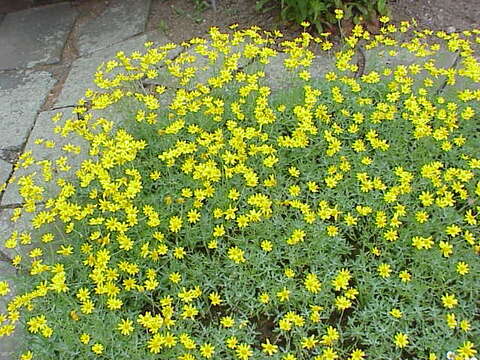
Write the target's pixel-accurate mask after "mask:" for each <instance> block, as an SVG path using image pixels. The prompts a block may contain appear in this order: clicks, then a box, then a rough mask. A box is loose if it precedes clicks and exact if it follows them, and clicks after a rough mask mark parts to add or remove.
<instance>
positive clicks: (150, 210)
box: [0, 9, 480, 360]
mask: <svg viewBox="0 0 480 360" xmlns="http://www.w3.org/2000/svg"><path fill="white" fill-rule="evenodd" d="M342 16H343V11H341V10H340V9H338V10H337V11H336V17H337V19H338V20H341V18H342ZM383 20H384V21H382V22H384V23H385V26H384V27H383V28H382V30H381V34H379V35H372V34H369V33H368V32H367V31H366V30H364V29H363V28H362V26H360V25H357V26H355V28H354V29H353V31H352V34H351V35H350V36H349V37H348V38H347V39H346V41H347V45H348V46H347V47H346V49H344V50H341V51H338V52H337V53H336V54H335V56H334V58H335V66H336V69H335V71H329V72H327V73H326V74H325V75H324V78H322V79H318V78H317V79H316V78H315V76H314V74H313V73H311V72H310V66H311V65H312V63H313V62H314V61H315V55H314V52H313V51H312V50H311V48H312V47H313V45H315V44H317V43H318V44H320V46H319V47H320V48H321V49H323V50H325V51H328V50H329V49H330V48H331V46H332V45H333V44H332V43H330V42H329V41H328V40H327V39H326V38H323V37H320V38H316V37H313V36H312V35H310V34H308V33H303V34H302V35H301V36H300V37H299V38H297V39H295V40H288V41H281V38H282V35H281V34H280V33H279V32H269V31H261V30H260V29H259V28H256V27H253V28H250V29H246V30H236V31H231V32H229V33H221V32H220V31H219V30H218V29H217V28H212V29H211V30H210V40H209V41H207V40H205V39H198V38H196V39H192V40H190V41H188V42H185V43H183V44H181V47H182V48H183V50H184V51H183V52H180V53H177V52H176V50H177V49H178V46H177V45H174V44H167V45H164V46H159V47H154V46H153V44H151V43H148V44H146V45H145V46H146V53H145V54H141V53H140V52H134V53H132V54H131V55H130V56H127V55H126V54H124V53H118V54H117V56H116V59H114V60H111V61H109V62H107V63H105V64H103V65H102V66H101V67H100V68H99V69H98V71H97V72H96V74H95V83H96V85H97V86H98V87H99V88H100V89H104V90H105V91H98V92H97V91H93V90H88V91H87V92H86V93H85V99H82V100H80V101H79V102H78V104H77V106H76V108H75V110H74V114H75V117H73V118H70V119H66V120H65V121H63V123H62V124H58V125H57V128H56V129H55V132H56V133H57V134H60V135H62V136H71V137H75V136H76V137H81V138H82V139H83V140H84V141H86V143H87V144H88V145H87V146H86V147H85V148H81V147H78V146H77V145H75V144H74V143H73V142H72V143H71V144H68V145H65V146H63V148H62V150H61V151H62V153H61V156H59V158H58V159H57V160H56V161H43V160H41V161H37V160H36V159H35V158H34V156H33V154H32V153H25V154H23V155H22V156H21V157H20V159H19V162H18V164H17V168H22V169H27V170H28V169H29V168H31V169H35V166H37V167H39V168H37V169H40V170H39V171H38V172H37V173H35V172H33V173H29V174H27V175H25V176H21V177H19V178H18V179H17V180H16V181H17V184H18V186H19V193H20V195H21V196H22V198H23V199H24V200H25V206H24V207H23V208H22V209H16V210H15V211H13V212H12V220H13V221H18V220H19V219H20V218H22V216H24V215H28V213H33V219H32V221H31V229H32V230H31V231H14V232H13V233H12V234H9V235H7V236H6V238H5V239H4V240H5V246H6V247H7V248H8V249H17V248H19V247H21V246H28V247H29V250H28V252H27V253H26V254H24V253H22V252H19V254H18V255H17V256H15V258H14V259H13V261H12V263H13V264H14V265H15V266H16V267H17V268H19V269H25V270H26V273H28V276H27V278H28V281H30V283H31V284H33V286H32V285H31V286H29V288H30V289H31V290H28V291H26V292H25V293H23V294H19V295H17V296H15V297H14V298H13V299H12V300H11V301H9V303H8V305H7V311H6V313H5V314H0V336H7V335H11V334H12V333H13V332H14V330H15V327H16V326H17V324H18V323H19V322H20V319H21V318H22V321H23V320H24V321H23V323H24V324H26V329H27V330H28V332H29V333H30V334H31V336H41V337H42V338H43V339H42V341H50V340H51V339H55V340H54V341H52V344H51V347H50V348H51V349H55V351H62V350H61V349H64V348H65V346H66V345H64V344H62V342H65V343H68V344H72V342H74V345H70V346H72V347H73V349H72V350H71V353H72V354H76V355H72V356H77V355H78V354H81V355H78V356H79V357H82V358H95V357H96V356H99V357H105V356H110V354H114V355H115V356H116V357H122V356H123V357H125V356H127V350H128V351H131V352H132V353H131V354H128V356H129V357H132V358H135V359H136V358H138V359H146V358H153V357H158V356H160V357H162V358H169V359H179V360H194V359H202V358H205V359H211V358H219V359H227V358H233V359H240V360H248V359H254V358H258V359H263V358H270V357H272V358H274V359H285V360H295V359H315V360H335V359H349V360H361V359H365V358H366V357H367V356H369V357H372V358H396V357H398V354H399V352H400V351H408V354H409V356H411V357H415V358H419V359H429V360H430V359H436V358H437V356H438V357H440V356H442V355H441V354H442V352H446V351H447V350H448V351H450V350H451V349H446V348H444V347H443V346H444V345H442V344H438V339H432V338H431V337H432V333H435V334H437V335H438V334H441V336H443V337H445V338H447V337H448V338H449V341H448V346H452V344H453V346H456V350H455V353H456V356H457V357H458V358H460V359H467V358H469V357H472V356H474V355H475V354H476V349H475V347H476V346H479V345H480V344H479V343H478V338H479V336H480V335H479V326H478V316H476V314H475V309H474V307H475V299H476V298H478V295H479V292H478V286H474V284H475V281H476V280H478V274H479V272H480V264H479V262H478V255H479V254H480V242H479V236H480V233H479V230H478V223H477V222H478V219H477V218H478V213H479V212H480V207H479V206H478V199H479V198H480V180H479V179H478V177H479V175H480V172H479V171H480V150H479V148H478V139H477V138H476V135H475V134H476V132H478V114H479V113H480V108H479V103H480V90H479V89H478V83H479V82H480V65H479V63H478V61H477V60H476V59H475V57H474V56H473V54H474V50H473V48H472V43H473V42H477V43H478V42H480V31H471V32H464V33H462V34H446V33H443V32H439V33H437V34H436V37H433V38H434V39H435V41H434V42H433V43H432V42H428V41H426V39H427V38H428V36H432V33H429V31H423V32H416V33H415V36H414V37H413V39H412V40H410V41H408V42H403V43H399V42H398V41H397V40H396V39H395V38H394V36H393V33H395V31H396V27H395V26H394V25H389V24H387V23H388V19H383ZM408 27H409V24H408V23H402V24H401V28H400V31H401V32H404V30H405V31H406V29H408ZM472 39H473V40H472ZM358 44H362V45H364V48H365V49H367V50H369V51H372V50H374V49H375V48H376V47H386V48H387V49H388V48H390V49H389V50H387V52H388V53H389V54H390V56H392V57H393V56H395V54H396V53H397V50H400V49H402V50H407V51H409V52H411V53H413V54H415V56H416V58H424V59H425V62H423V63H418V62H415V63H412V64H409V65H402V64H400V65H397V66H395V67H394V68H391V69H389V68H387V69H380V68H375V69H373V70H372V69H369V68H367V69H364V70H365V71H366V72H365V73H363V74H362V75H361V76H358V77H353V76H352V73H353V72H357V71H358V66H357V64H355V63H354V59H355V47H356V46H358ZM278 49H281V51H279V50H278ZM442 49H443V50H444V51H446V52H447V53H455V52H456V53H458V56H459V59H460V60H459V61H456V62H455V64H456V63H459V64H460V66H459V67H458V68H455V67H449V68H443V67H441V66H437V64H436V62H435V60H434V55H435V54H436V53H437V52H438V51H440V50H442ZM279 54H282V56H284V59H283V63H282V65H283V67H282V70H284V71H285V74H288V81H289V83H288V84H289V91H290V92H289V93H288V94H284V93H281V92H279V91H278V90H277V89H276V88H275V86H274V85H275V84H271V83H269V81H270V80H269V76H268V64H271V63H273V62H275V61H277V60H278V58H277V56H278V55H279ZM161 79H162V80H161ZM459 83H462V84H463V83H465V84H467V85H465V86H464V87H465V88H461V90H458V92H453V93H452V92H451V90H452V86H454V85H458V84H459ZM172 84H174V85H172ZM469 85H470V86H469ZM462 86H463V85H462ZM449 91H450V92H449ZM125 104H128V106H130V107H133V109H130V110H131V111H130V117H129V119H130V120H131V121H126V122H124V123H120V124H115V123H114V122H113V121H110V120H108V119H106V118H104V117H102V116H96V114H98V113H97V112H96V110H103V109H106V108H110V107H112V108H114V109H117V106H120V105H125ZM52 120H53V121H54V122H60V121H62V120H61V116H55V117H54V118H53V119H52ZM37 145H38V146H46V147H51V146H54V145H55V144H54V143H53V142H49V141H48V140H39V141H37ZM79 154H84V155H85V156H86V159H85V160H83V161H82V162H81V164H80V165H79V168H78V169H77V170H75V172H74V177H73V179H72V178H71V177H68V176H67V173H69V172H72V169H73V163H72V162H70V160H69V157H68V156H73V157H76V156H78V155H79ZM67 155H68V156H67ZM42 183H48V184H52V183H54V184H55V185H56V186H57V187H58V193H57V194H54V195H53V196H51V195H52V194H50V193H49V191H48V190H47V189H49V188H50V187H47V186H45V187H44V186H42ZM22 254H23V255H22ZM52 257H53V258H52ZM11 285H12V284H10V283H9V282H8V281H0V296H6V295H8V294H9V293H10V288H11ZM428 311H432V312H431V313H428ZM432 314H436V315H435V318H434V316H433V315H432ZM437 315H438V316H437ZM430 327H433V329H431V328H430ZM379 329H380V330H381V331H380V330H379ZM112 332H113V333H114V334H113V335H112ZM437 335H436V336H437ZM72 339H75V340H72ZM119 339H121V341H120V340H119ZM32 344H33V345H32V346H31V349H30V348H29V349H27V350H28V351H26V352H25V353H24V354H23V355H22V359H31V358H34V357H35V356H36V354H39V355H38V356H39V357H38V358H42V356H43V358H46V355H45V354H43V355H42V353H41V352H42V351H44V349H42V347H39V346H38V342H32ZM445 346H446V345H445ZM129 349H130V350H129ZM114 355H112V356H114ZM48 356H51V354H49V355H48ZM48 356H47V357H48ZM67 356H68V355H67Z"/></svg>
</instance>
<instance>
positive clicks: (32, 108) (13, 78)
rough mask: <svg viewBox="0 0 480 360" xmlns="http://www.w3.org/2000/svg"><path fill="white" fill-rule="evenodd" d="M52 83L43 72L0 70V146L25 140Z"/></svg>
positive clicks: (52, 79)
mask: <svg viewBox="0 0 480 360" xmlns="http://www.w3.org/2000/svg"><path fill="white" fill-rule="evenodd" d="M54 84H55V79H54V78H53V77H52V75H51V74H50V73H48V72H45V71H36V72H32V71H19V72H9V73H0V139H1V142H0V149H5V148H8V147H11V146H19V145H21V144H23V143H24V142H25V141H26V140H27V136H28V133H29V132H30V129H31V128H32V126H33V124H34V122H35V117H36V116H37V112H38V111H39V110H40V107H41V106H42V104H43V102H44V100H45V97H46V96H47V94H48V92H49V90H50V88H51V87H52V86H53V85H54Z"/></svg>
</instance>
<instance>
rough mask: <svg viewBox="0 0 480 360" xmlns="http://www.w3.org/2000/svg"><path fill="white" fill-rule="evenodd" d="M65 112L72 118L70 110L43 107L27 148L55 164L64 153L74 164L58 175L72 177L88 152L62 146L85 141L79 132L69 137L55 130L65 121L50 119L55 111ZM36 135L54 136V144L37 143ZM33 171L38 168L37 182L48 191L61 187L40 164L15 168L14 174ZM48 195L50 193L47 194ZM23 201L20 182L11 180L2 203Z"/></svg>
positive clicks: (49, 137)
mask: <svg viewBox="0 0 480 360" xmlns="http://www.w3.org/2000/svg"><path fill="white" fill-rule="evenodd" d="M59 112H60V113H62V116H63V119H64V120H65V119H67V118H71V117H72V116H73V115H70V113H69V111H68V110H67V111H63V112H62V111H44V112H42V113H40V114H39V115H38V118H37V121H36V123H35V127H34V128H33V130H32V132H31V134H30V136H29V138H28V142H27V144H26V146H25V152H27V151H30V150H31V151H32V152H33V157H34V158H35V159H36V160H37V161H43V160H47V161H50V162H52V167H55V161H56V160H57V159H58V158H59V157H61V156H65V157H67V159H68V164H69V165H70V166H71V167H72V169H71V170H69V171H68V172H59V173H58V174H57V175H56V176H61V177H64V178H71V177H73V174H74V171H76V170H77V169H78V168H79V167H80V163H81V161H82V160H83V159H85V155H83V154H82V153H81V154H78V155H77V154H72V153H67V152H64V151H62V148H63V146H65V145H66V144H72V145H75V146H80V147H85V141H84V140H83V139H81V138H80V137H79V136H75V134H70V135H69V136H68V137H62V136H61V135H60V134H55V133H54V128H55V127H56V126H58V125H59V124H63V121H59V122H58V123H54V122H52V121H51V118H52V117H53V116H54V115H55V114H56V113H59ZM36 139H44V140H52V141H54V143H55V147H53V148H47V147H46V146H45V145H43V144H35V140H36ZM33 171H36V172H37V176H36V177H35V183H36V184H37V185H40V186H43V187H44V188H45V189H47V191H50V192H52V194H53V192H55V191H57V190H58V186H57V185H56V184H55V183H54V182H52V181H50V182H46V181H44V180H43V177H42V175H41V174H42V167H41V166H39V165H31V166H30V167H28V168H27V169H23V168H22V169H17V170H15V172H14V174H13V176H14V177H15V178H16V179H17V180H18V178H20V177H21V176H25V175H28V174H30V173H32V172H33ZM46 195H48V194H46ZM22 202H23V199H22V198H21V196H20V194H19V193H18V185H17V183H16V182H15V183H12V184H9V185H8V186H7V189H6V190H5V192H4V194H3V198H2V201H1V204H2V205H12V204H20V203H22Z"/></svg>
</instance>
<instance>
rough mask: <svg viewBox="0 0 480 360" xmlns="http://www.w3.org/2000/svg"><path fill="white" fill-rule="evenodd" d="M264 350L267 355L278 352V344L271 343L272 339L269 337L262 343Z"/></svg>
mask: <svg viewBox="0 0 480 360" xmlns="http://www.w3.org/2000/svg"><path fill="white" fill-rule="evenodd" d="M262 351H263V352H264V353H265V354H267V355H270V356H271V355H273V354H275V353H276V352H278V346H277V345H274V344H271V343H270V339H268V338H267V340H266V341H265V342H264V343H262Z"/></svg>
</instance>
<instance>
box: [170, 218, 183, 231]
mask: <svg viewBox="0 0 480 360" xmlns="http://www.w3.org/2000/svg"><path fill="white" fill-rule="evenodd" d="M182 223H183V222H182V219H181V218H180V217H178V216H172V217H171V218H170V225H169V229H170V231H171V232H174V233H176V232H178V231H179V230H180V229H181V228H182Z"/></svg>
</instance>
